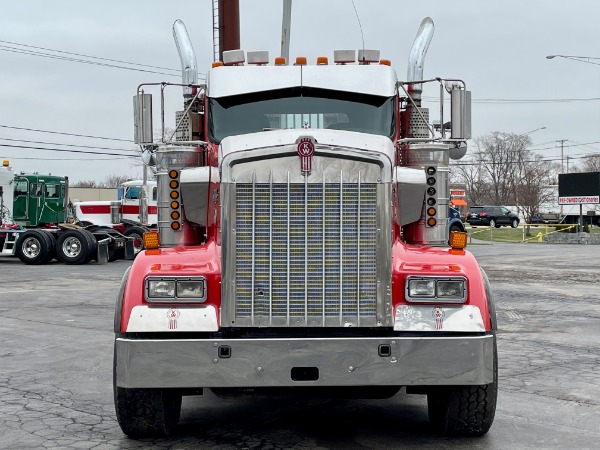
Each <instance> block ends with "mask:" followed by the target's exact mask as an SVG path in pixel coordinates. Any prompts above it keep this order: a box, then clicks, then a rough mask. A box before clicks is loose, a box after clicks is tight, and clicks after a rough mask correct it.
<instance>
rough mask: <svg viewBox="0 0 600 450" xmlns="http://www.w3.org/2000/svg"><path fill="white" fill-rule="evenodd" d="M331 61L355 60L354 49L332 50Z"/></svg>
mask: <svg viewBox="0 0 600 450" xmlns="http://www.w3.org/2000/svg"><path fill="white" fill-rule="evenodd" d="M333 62H334V63H336V64H352V63H355V62H356V51H355V50H334V51H333Z"/></svg>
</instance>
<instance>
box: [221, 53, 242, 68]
mask: <svg viewBox="0 0 600 450" xmlns="http://www.w3.org/2000/svg"><path fill="white" fill-rule="evenodd" d="M244 61H246V59H245V58H244V50H226V51H224V52H223V64H224V65H226V66H239V65H241V64H244Z"/></svg>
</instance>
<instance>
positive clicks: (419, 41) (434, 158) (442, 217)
mask: <svg viewBox="0 0 600 450" xmlns="http://www.w3.org/2000/svg"><path fill="white" fill-rule="evenodd" d="M433 32H434V26H433V20H431V18H429V17H426V18H425V19H423V21H422V22H421V26H420V27H419V30H418V31H417V35H416V36H415V40H414V42H413V46H412V48H411V51H410V56H409V58H408V78H407V81H408V82H411V81H419V80H423V65H424V62H425V55H426V54H427V50H428V49H429V44H430V43H431V39H432V38H433ZM422 90H423V87H422V84H421V83H417V84H409V85H408V93H409V95H410V97H411V99H412V100H413V102H414V103H415V105H416V107H415V105H413V104H412V103H410V104H409V105H408V107H407V109H408V110H409V114H410V115H409V129H408V137H409V138H415V139H417V138H419V139H427V138H430V137H431V136H430V134H429V126H428V122H429V109H427V108H421V93H422ZM449 149H450V146H449V145H447V144H441V143H434V142H431V143H425V142H421V143H413V144H409V145H408V146H407V148H406V150H405V156H406V161H407V165H408V166H409V167H415V168H420V169H422V170H423V171H425V174H426V175H425V176H426V181H427V183H426V195H425V196H424V198H423V203H422V205H423V206H422V209H421V218H420V219H419V220H418V221H416V222H413V223H411V224H408V225H407V226H406V227H405V229H404V236H405V239H406V240H407V242H410V243H412V244H417V245H436V246H444V245H448V201H449V190H448V179H449V177H448V174H449ZM400 207H402V205H400Z"/></svg>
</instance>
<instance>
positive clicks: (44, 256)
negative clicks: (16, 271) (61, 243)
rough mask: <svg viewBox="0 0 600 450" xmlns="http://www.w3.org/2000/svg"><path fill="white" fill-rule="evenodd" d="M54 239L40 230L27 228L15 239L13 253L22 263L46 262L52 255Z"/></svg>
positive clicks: (37, 263)
mask: <svg viewBox="0 0 600 450" xmlns="http://www.w3.org/2000/svg"><path fill="white" fill-rule="evenodd" d="M53 250H54V241H53V240H52V238H51V237H50V236H49V234H48V233H45V232H43V231H40V230H29V231H26V232H25V233H23V234H22V235H21V236H20V237H19V240H18V241H17V244H16V248H15V254H16V255H17V258H19V259H20V260H21V262H22V263H23V264H29V265H39V264H47V263H48V262H49V261H50V260H51V259H52V258H53V256H54V251H53Z"/></svg>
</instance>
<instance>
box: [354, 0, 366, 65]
mask: <svg viewBox="0 0 600 450" xmlns="http://www.w3.org/2000/svg"><path fill="white" fill-rule="evenodd" d="M352 6H353V7H354V13H355V14H356V20H358V27H359V28H360V38H361V39H362V49H363V54H364V51H365V36H364V34H363V29H362V25H361V23H360V17H358V11H357V10H356V5H355V4H354V0H352Z"/></svg>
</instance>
